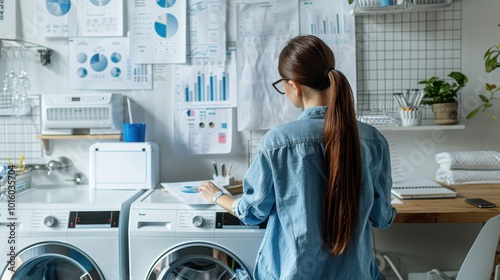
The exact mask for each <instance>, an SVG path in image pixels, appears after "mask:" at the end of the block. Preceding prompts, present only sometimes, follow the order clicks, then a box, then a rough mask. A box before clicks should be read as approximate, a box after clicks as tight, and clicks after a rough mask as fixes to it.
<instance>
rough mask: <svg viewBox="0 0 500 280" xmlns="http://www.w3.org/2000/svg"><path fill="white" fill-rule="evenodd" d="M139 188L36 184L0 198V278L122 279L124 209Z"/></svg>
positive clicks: (125, 250) (124, 272) (125, 274)
mask: <svg viewBox="0 0 500 280" xmlns="http://www.w3.org/2000/svg"><path fill="white" fill-rule="evenodd" d="M143 192H144V191H143V190H91V189H90V188H89V186H84V185H80V186H72V185H66V186H40V187H37V188H32V189H29V190H26V191H23V192H21V193H19V194H18V195H17V196H16V197H13V199H10V200H5V199H4V200H3V201H0V225H1V227H0V239H1V240H2V242H1V244H2V245H0V248H1V253H0V254H1V257H0V260H1V266H0V269H1V271H0V279H1V280H7V279H9V280H10V279H13V280H15V279H17V280H24V279H34V280H38V279H53V280H58V279H61V280H62V279H81V280H103V279H108V280H110V279H112V280H114V279H121V280H123V279H128V238H127V234H128V232H127V229H128V214H129V211H130V204H131V203H132V201H133V200H135V199H137V198H138V197H139V196H140V195H141V194H142V193H143ZM4 241H7V242H4Z"/></svg>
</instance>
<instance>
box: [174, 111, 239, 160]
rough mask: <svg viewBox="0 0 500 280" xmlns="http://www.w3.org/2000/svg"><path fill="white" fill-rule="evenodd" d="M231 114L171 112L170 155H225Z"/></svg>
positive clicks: (230, 127) (228, 147) (230, 130)
mask: <svg viewBox="0 0 500 280" xmlns="http://www.w3.org/2000/svg"><path fill="white" fill-rule="evenodd" d="M232 114H233V111H232V109H231V108H222V109H177V108H176V109H175V117H174V118H175V123H174V133H173V134H174V153H175V154H180V155H186V154H192V155H198V154H227V153H230V152H231V146H232V138H233V136H232V127H233V121H232V120H233V116H232Z"/></svg>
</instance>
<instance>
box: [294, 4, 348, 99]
mask: <svg viewBox="0 0 500 280" xmlns="http://www.w3.org/2000/svg"><path fill="white" fill-rule="evenodd" d="M299 5H300V6H299V17H300V34H303V35H304V34H312V35H315V36H317V37H319V38H321V39H322V40H323V41H324V42H325V43H326V44H327V45H328V46H329V47H330V48H331V49H332V51H333V53H334V54H335V63H336V65H335V68H337V69H338V70H340V71H341V72H342V73H343V74H344V75H345V76H346V77H347V79H348V80H349V83H350V84H351V88H352V90H353V93H354V98H355V99H356V34H355V32H354V31H355V30H354V29H355V22H354V17H353V16H351V15H350V14H349V13H350V10H352V8H353V7H351V6H350V5H349V4H348V3H347V1H331V0H313V1H304V0H301V1H300V3H299Z"/></svg>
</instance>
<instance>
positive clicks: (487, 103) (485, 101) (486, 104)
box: [466, 84, 500, 122]
mask: <svg viewBox="0 0 500 280" xmlns="http://www.w3.org/2000/svg"><path fill="white" fill-rule="evenodd" d="M485 88H486V91H487V92H488V93H489V94H490V96H488V97H486V96H485V95H484V94H479V99H480V100H481V102H482V104H481V105H479V106H478V107H477V108H476V109H474V110H472V111H471V112H470V113H468V114H467V116H466V118H467V119H471V118H473V117H474V116H475V115H477V113H479V111H481V113H482V114H483V115H484V114H486V113H489V114H490V116H491V118H492V119H493V120H494V121H496V122H498V118H497V117H496V116H495V115H494V114H493V113H492V112H491V111H489V110H488V109H489V108H491V107H493V104H492V103H491V102H492V101H493V100H500V98H496V97H495V93H496V92H498V91H500V88H498V87H497V85H495V84H491V85H490V84H486V86H485Z"/></svg>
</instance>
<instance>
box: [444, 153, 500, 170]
mask: <svg viewBox="0 0 500 280" xmlns="http://www.w3.org/2000/svg"><path fill="white" fill-rule="evenodd" d="M436 161H437V163H438V164H439V168H441V169H473V170H500V152H496V151H468V152H443V153H438V154H436Z"/></svg>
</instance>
